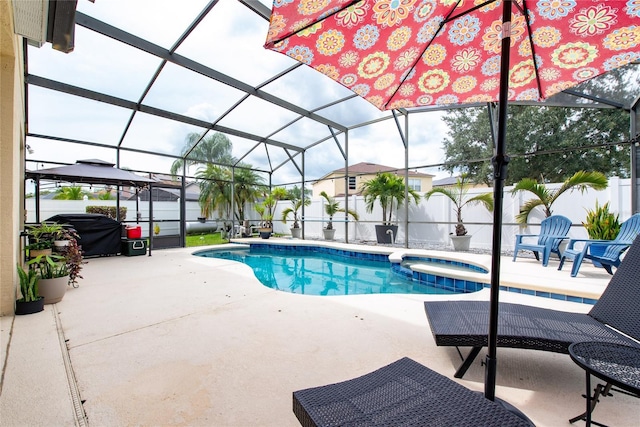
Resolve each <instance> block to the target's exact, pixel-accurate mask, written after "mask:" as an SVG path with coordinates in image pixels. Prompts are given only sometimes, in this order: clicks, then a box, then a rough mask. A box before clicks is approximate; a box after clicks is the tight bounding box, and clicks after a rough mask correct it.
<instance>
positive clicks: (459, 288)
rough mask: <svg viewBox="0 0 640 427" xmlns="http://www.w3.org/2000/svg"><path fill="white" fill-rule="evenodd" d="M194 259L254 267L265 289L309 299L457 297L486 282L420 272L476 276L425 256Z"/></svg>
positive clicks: (257, 248) (290, 253)
mask: <svg viewBox="0 0 640 427" xmlns="http://www.w3.org/2000/svg"><path fill="white" fill-rule="evenodd" d="M194 255H197V256H202V257H208V258H219V259H228V260H232V261H238V262H242V263H244V264H247V265H249V266H250V267H251V268H252V269H253V271H254V274H255V275H256V277H257V278H258V280H260V282H261V283H262V284H263V285H265V286H268V287H270V288H273V289H277V290H280V291H286V292H291V293H297V294H305V295H361V294H382V293H402V294H454V293H460V292H475V291H477V290H479V289H482V287H483V284H482V283H477V282H473V281H469V280H459V279H454V278H451V277H446V275H439V274H437V273H431V274H430V273H428V272H425V271H422V272H421V271H419V270H421V269H422V270H425V265H427V264H429V263H431V264H436V265H438V266H439V267H441V268H447V265H446V264H449V267H453V268H454V269H457V270H460V271H476V272H477V271H478V268H477V267H475V266H469V265H466V264H462V263H455V265H454V263H452V262H451V261H449V262H445V260H438V259H424V258H420V257H407V259H406V260H402V261H403V262H390V261H389V255H388V254H377V253H362V252H353V251H345V250H339V249H335V248H328V247H320V246H299V245H280V244H255V245H253V244H252V245H251V246H250V247H249V248H247V247H246V246H244V245H239V247H238V248H228V247H227V248H224V249H209V250H203V251H197V252H195V253H194ZM416 270H417V271H416ZM427 270H429V269H427Z"/></svg>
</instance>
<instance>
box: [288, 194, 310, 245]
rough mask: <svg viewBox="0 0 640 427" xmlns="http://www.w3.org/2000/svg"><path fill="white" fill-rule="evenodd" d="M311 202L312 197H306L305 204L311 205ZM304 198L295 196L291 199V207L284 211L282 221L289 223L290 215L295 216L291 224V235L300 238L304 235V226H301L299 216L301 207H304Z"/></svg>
mask: <svg viewBox="0 0 640 427" xmlns="http://www.w3.org/2000/svg"><path fill="white" fill-rule="evenodd" d="M310 204H311V199H309V198H305V199H304V206H309V205H310ZM302 205H303V202H302V199H299V198H294V199H291V207H288V208H285V209H283V211H282V222H283V223H284V224H286V223H287V220H288V219H289V216H291V215H292V216H293V225H292V226H291V236H292V237H294V238H296V239H299V238H300V237H302V228H300V222H299V221H300V217H299V216H298V214H299V211H300V209H302Z"/></svg>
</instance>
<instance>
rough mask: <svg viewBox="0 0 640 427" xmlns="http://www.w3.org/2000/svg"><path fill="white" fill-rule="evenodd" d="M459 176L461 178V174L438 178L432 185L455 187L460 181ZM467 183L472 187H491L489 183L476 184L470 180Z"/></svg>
mask: <svg viewBox="0 0 640 427" xmlns="http://www.w3.org/2000/svg"><path fill="white" fill-rule="evenodd" d="M458 178H460V176H448V177H446V178H442V179H436V180H435V181H433V183H432V186H433V187H453V186H454V185H455V184H456V182H458ZM467 184H468V185H469V187H470V188H481V187H482V188H484V187H489V186H488V185H487V184H474V183H472V182H468V183H467Z"/></svg>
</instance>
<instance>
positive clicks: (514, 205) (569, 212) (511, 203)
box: [26, 178, 631, 250]
mask: <svg viewBox="0 0 640 427" xmlns="http://www.w3.org/2000/svg"><path fill="white" fill-rule="evenodd" d="M561 185H562V184H548V185H547V188H549V189H556V188H559V187H560V186H561ZM512 188H513V187H506V188H505V192H504V210H503V227H502V249H503V250H510V249H513V246H514V240H515V235H516V234H522V233H531V234H536V233H537V232H538V231H539V226H538V225H537V224H539V223H540V221H541V220H542V219H544V215H543V213H542V211H541V210H539V211H538V209H536V210H535V211H534V212H533V214H532V215H531V216H530V217H529V224H528V225H527V226H520V225H518V224H516V222H515V216H516V215H517V214H518V212H519V211H520V207H521V206H522V205H523V204H524V203H525V202H526V201H527V200H529V199H530V198H532V197H533V195H532V194H530V193H523V192H521V193H519V194H517V195H512V194H511V189H512ZM492 191H493V190H492V189H491V188H474V189H470V190H469V192H468V196H469V197H472V196H473V195H475V194H478V193H483V192H492ZM630 191H631V189H630V180H629V179H619V178H611V179H610V180H609V186H608V188H607V189H606V190H604V191H593V190H587V191H585V192H584V193H581V192H580V191H578V190H575V191H573V192H566V193H564V194H563V195H561V196H560V197H559V198H558V200H557V201H556V202H555V203H554V205H553V206H552V209H553V213H554V214H560V215H564V216H566V217H568V218H570V219H571V221H572V222H573V227H572V229H571V231H570V233H569V235H570V236H571V237H575V238H584V237H587V233H586V231H585V229H584V227H583V226H582V222H583V221H584V220H585V217H586V213H587V210H590V209H593V208H594V206H595V203H596V200H597V201H598V203H599V204H601V205H602V204H604V203H606V202H610V208H611V210H612V211H613V212H616V213H618V214H619V215H620V221H624V220H625V219H627V218H629V217H630V216H631V193H630ZM338 200H340V201H341V202H342V203H341V204H342V206H344V199H338ZM323 202H324V199H322V198H314V199H312V203H311V205H310V206H307V207H305V212H304V232H305V238H306V239H322V228H323V227H325V226H326V222H327V220H328V217H327V215H326V214H325V213H324V203H323ZM115 204H116V203H115V200H110V201H106V200H81V201H67V200H41V201H40V219H41V220H46V219H47V218H49V217H51V216H53V215H56V214H63V213H65V214H66V213H85V208H86V206H90V205H102V206H115ZM148 205H149V204H148V202H144V201H143V202H140V203H139V209H140V214H141V221H140V224H141V225H142V232H143V235H148V219H149V212H148V207H149V206H148ZM120 206H124V207H127V217H126V221H135V219H136V203H135V201H121V202H120ZM186 206H187V215H186V220H187V221H192V222H195V221H197V217H198V216H199V214H200V208H199V206H198V204H197V202H187V204H186ZM290 206H291V205H290V202H289V201H286V200H285V201H280V202H278V205H277V207H276V214H275V216H274V221H273V224H274V232H276V233H282V234H290V230H289V228H290V227H291V224H292V221H291V220H289V221H288V223H287V224H283V223H282V222H281V221H280V217H281V214H280V213H281V212H282V210H283V209H285V208H287V207H290ZM348 207H349V209H351V210H355V211H356V212H357V213H358V215H359V217H360V219H359V221H354V220H353V219H351V218H350V217H349V221H348V222H347V221H346V220H345V215H344V213H338V214H337V215H336V216H335V217H334V218H333V227H334V228H335V229H336V235H335V239H336V240H337V241H344V240H345V229H346V228H347V227H348V232H349V233H348V235H349V242H350V243H358V242H364V241H367V242H371V241H373V242H375V240H376V235H375V227H374V226H375V225H376V224H380V223H381V222H382V209H381V208H380V207H379V206H376V208H375V209H374V211H373V212H372V213H368V212H366V209H365V203H364V198H363V197H361V196H349V198H348ZM26 209H27V222H34V221H35V200H34V199H27V200H26ZM179 209H180V203H179V202H154V203H153V217H154V221H157V223H158V224H159V225H160V234H159V235H160V236H162V235H174V234H179V229H180V228H179V222H178V220H179V219H180V210H179ZM246 212H247V213H248V215H249V218H247V219H249V220H251V221H252V222H253V223H254V224H257V222H258V220H259V217H258V216H257V214H256V212H255V211H254V210H253V209H251V208H248V209H246ZM409 214H410V215H409V217H410V223H409V227H408V229H409V236H408V237H409V239H408V240H409V247H412V246H413V247H416V246H425V245H447V244H450V241H449V234H450V233H453V232H454V229H455V222H456V215H455V211H454V207H453V204H452V203H451V201H450V200H449V199H447V198H446V197H444V196H443V195H441V194H434V195H433V196H432V197H431V198H430V199H429V200H428V201H426V200H424V199H422V200H421V201H420V203H419V204H418V205H411V207H410V212H409ZM462 214H463V219H464V223H465V226H466V228H467V230H468V231H469V234H471V235H472V236H473V239H472V240H471V247H472V248H474V247H475V248H480V249H490V248H491V239H492V230H493V226H492V222H493V214H492V213H489V212H487V211H486V209H484V207H482V205H472V206H465V207H464V208H463V212H462ZM290 218H291V216H290ZM405 218H406V212H405V209H404V208H403V207H401V208H400V210H399V212H396V215H395V216H394V219H395V220H396V221H397V224H398V225H399V228H398V235H397V236H396V246H402V245H403V244H404V241H405V236H406V233H407V231H406V230H407V228H406V227H405V223H404V221H405ZM220 222H222V220H220Z"/></svg>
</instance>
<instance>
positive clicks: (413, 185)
mask: <svg viewBox="0 0 640 427" xmlns="http://www.w3.org/2000/svg"><path fill="white" fill-rule="evenodd" d="M409 188H410V189H412V190H414V191H422V180H421V179H419V178H409Z"/></svg>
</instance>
